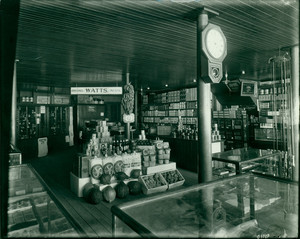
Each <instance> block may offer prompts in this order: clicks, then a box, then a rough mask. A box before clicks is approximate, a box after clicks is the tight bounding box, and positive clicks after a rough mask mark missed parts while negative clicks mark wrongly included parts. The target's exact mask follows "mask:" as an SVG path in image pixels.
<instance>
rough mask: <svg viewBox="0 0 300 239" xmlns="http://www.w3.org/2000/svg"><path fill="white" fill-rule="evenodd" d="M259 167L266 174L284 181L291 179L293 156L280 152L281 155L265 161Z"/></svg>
mask: <svg viewBox="0 0 300 239" xmlns="http://www.w3.org/2000/svg"><path fill="white" fill-rule="evenodd" d="M260 167H261V169H262V170H263V172H265V173H267V174H271V175H273V176H277V177H281V178H286V179H292V178H293V167H294V163H293V156H291V155H289V154H288V152H287V151H281V155H279V156H274V157H271V158H267V159H265V160H264V161H263V163H262V164H261V165H260Z"/></svg>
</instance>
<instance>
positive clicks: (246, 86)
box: [241, 80, 257, 97]
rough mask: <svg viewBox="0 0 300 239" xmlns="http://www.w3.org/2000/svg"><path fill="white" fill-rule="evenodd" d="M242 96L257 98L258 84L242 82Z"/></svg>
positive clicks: (248, 81) (247, 81)
mask: <svg viewBox="0 0 300 239" xmlns="http://www.w3.org/2000/svg"><path fill="white" fill-rule="evenodd" d="M241 83H242V85H241V96H253V97H257V82H256V81H250V80H241Z"/></svg>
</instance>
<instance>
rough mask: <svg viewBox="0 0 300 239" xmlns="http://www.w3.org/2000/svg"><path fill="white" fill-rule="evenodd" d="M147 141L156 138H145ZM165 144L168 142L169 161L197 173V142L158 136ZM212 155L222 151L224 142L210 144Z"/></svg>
mask: <svg viewBox="0 0 300 239" xmlns="http://www.w3.org/2000/svg"><path fill="white" fill-rule="evenodd" d="M147 138H149V139H155V138H156V136H154V135H152V136H147ZM159 138H161V139H163V140H164V141H166V142H169V144H170V148H171V159H172V161H174V162H176V165H177V166H178V167H179V168H182V169H186V170H189V171H191V172H194V173H197V160H198V157H199V156H198V141H197V140H193V139H181V138H172V137H170V136H159ZM211 150H212V153H216V152H223V151H224V140H218V141H214V142H212V143H211Z"/></svg>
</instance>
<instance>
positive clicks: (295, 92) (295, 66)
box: [291, 46, 299, 181]
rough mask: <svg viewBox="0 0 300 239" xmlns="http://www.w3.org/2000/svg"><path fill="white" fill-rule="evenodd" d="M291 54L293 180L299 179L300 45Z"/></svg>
mask: <svg viewBox="0 0 300 239" xmlns="http://www.w3.org/2000/svg"><path fill="white" fill-rule="evenodd" d="M291 55H292V58H291V59H292V62H291V71H292V72H291V89H292V95H291V102H292V111H291V117H292V137H293V138H292V141H293V142H292V143H293V145H292V147H293V153H294V157H295V158H294V160H295V165H294V166H295V167H294V172H293V180H295V181H299V46H294V47H293V48H292V52H291Z"/></svg>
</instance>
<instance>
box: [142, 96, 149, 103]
mask: <svg viewBox="0 0 300 239" xmlns="http://www.w3.org/2000/svg"><path fill="white" fill-rule="evenodd" d="M148 103H149V101H148V95H143V104H144V105H147V104H148Z"/></svg>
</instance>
